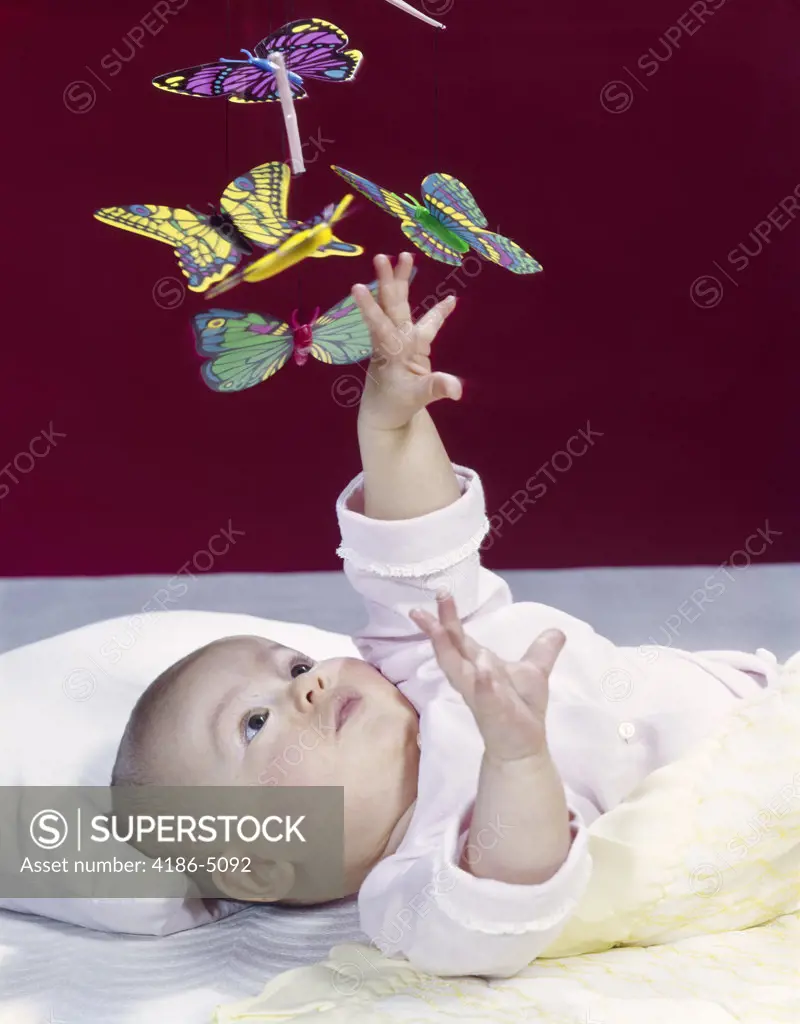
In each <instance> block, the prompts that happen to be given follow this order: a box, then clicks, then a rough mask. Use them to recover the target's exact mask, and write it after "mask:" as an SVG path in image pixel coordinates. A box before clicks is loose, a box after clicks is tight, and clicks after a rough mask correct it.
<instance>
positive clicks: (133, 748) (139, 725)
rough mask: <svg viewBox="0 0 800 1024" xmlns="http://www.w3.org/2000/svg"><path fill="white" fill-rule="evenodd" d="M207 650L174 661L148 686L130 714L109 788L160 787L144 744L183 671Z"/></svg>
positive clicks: (194, 652)
mask: <svg viewBox="0 0 800 1024" xmlns="http://www.w3.org/2000/svg"><path fill="white" fill-rule="evenodd" d="M205 650H206V648H205V647H199V648H198V649H197V650H196V651H192V652H191V653H190V654H187V655H186V657H184V658H181V660H180V661H176V662H175V663H174V664H173V665H170V666H169V668H167V669H165V670H164V671H163V672H162V673H161V675H160V676H158V677H157V678H156V679H154V680H153V682H152V683H150V685H149V686H148V687H147V689H146V690H145V691H144V693H142V694H141V696H140V697H139V699H138V700H137V701H136V704H135V705H134V707H133V711H131V714H130V717H129V719H128V724H127V725H126V726H125V732H124V733H123V734H122V739H121V740H120V743H119V747H118V748H117V757H116V760H115V761H114V767H113V768H112V770H111V785H112V786H157V785H163V784H164V780H162V779H159V778H158V777H157V776H156V774H155V773H154V771H153V767H152V763H151V760H150V757H149V754H148V750H147V745H148V744H147V741H148V738H149V737H150V735H151V733H152V729H153V726H154V724H155V722H156V721H157V719H158V718H159V716H160V714H161V712H162V711H163V710H164V704H165V702H166V700H167V699H168V698H169V695H170V694H171V692H172V691H173V689H174V688H175V684H176V683H177V682H178V680H179V679H180V677H181V675H182V673H183V671H184V670H185V669H187V668H188V667H189V666H190V665H192V664H193V663H194V662H195V661H196V660H197V659H198V658H199V657H200V655H201V654H202V653H203V652H204V651H205Z"/></svg>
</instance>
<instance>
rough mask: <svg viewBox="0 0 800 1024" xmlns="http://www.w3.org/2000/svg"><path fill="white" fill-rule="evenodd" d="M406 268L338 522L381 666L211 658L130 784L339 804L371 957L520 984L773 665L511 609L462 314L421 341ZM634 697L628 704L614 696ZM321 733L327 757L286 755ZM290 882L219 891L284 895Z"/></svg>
mask: <svg viewBox="0 0 800 1024" xmlns="http://www.w3.org/2000/svg"><path fill="white" fill-rule="evenodd" d="M412 263H413V261H412V258H411V256H410V255H409V254H408V253H403V254H402V255H401V256H400V257H399V258H398V260H397V263H396V266H395V267H394V268H393V267H392V265H391V263H390V261H389V260H388V258H387V257H385V256H378V257H376V259H375V267H376V272H377V277H378V281H379V286H380V287H379V301H378V302H376V301H375V300H374V299H373V298H372V296H371V294H370V292H369V291H368V290H367V289H366V288H365V287H364V286H363V285H357V286H355V287H354V289H353V295H354V297H355V298H356V300H357V302H358V305H359V308H360V309H361V312H362V314H363V316H364V318H365V320H366V322H367V323H368V324H369V326H370V331H371V335H372V342H373V358H372V361H371V363H370V367H369V372H368V374H367V378H366V384H365V388H364V392H363V396H362V399H361V406H360V411H359V418H358V439H359V444H360V449H361V458H362V464H363V473H362V474H361V475H360V476H359V477H357V478H356V479H355V480H354V481H353V482H352V483H351V484H350V485H349V486H348V487H347V488H346V489H345V491H344V492H343V494H342V495H341V497H340V498H339V501H338V505H337V511H338V516H339V523H340V528H341V536H342V545H341V547H340V549H339V555H340V556H341V557H342V559H343V560H344V570H345V573H346V575H347V577H348V579H349V580H350V582H351V584H352V585H353V586H354V587H355V588H356V590H357V591H358V592H359V593H360V594H361V595H362V596H363V598H364V601H365V604H366V608H367V612H368V618H369V623H368V625H367V626H366V628H365V629H363V630H362V631H361V632H360V633H359V634H357V636H356V637H355V640H356V643H357V645H358V648H359V651H360V652H361V654H362V655H363V658H364V660H363V661H361V660H358V659H353V658H337V659H333V660H329V661H324V662H317V663H315V662H313V661H312V660H311V659H310V658H308V657H306V656H305V655H304V654H302V653H301V652H299V651H294V650H289V649H287V648H285V647H282V646H281V645H280V644H275V643H271V642H269V641H267V640H264V639H261V638H259V637H253V636H243V637H228V638H226V639H224V640H220V641H217V642H215V643H212V644H209V645H208V646H206V647H203V648H201V649H200V650H198V651H195V652H194V653H193V654H191V655H189V656H188V657H187V658H184V659H183V660H182V661H180V662H178V663H177V664H176V665H173V666H172V667H171V668H169V669H168V670H167V671H166V672H164V673H163V674H162V675H161V676H160V677H159V678H158V679H156V680H155V681H154V682H153V683H152V684H151V685H150V687H149V688H148V689H147V690H146V691H145V693H144V694H143V695H142V697H141V699H140V700H139V702H138V703H137V705H136V707H135V708H134V711H133V713H132V715H131V718H130V721H129V722H128V725H127V728H126V730H125V734H124V736H123V738H122V742H121V744H120V748H119V752H118V755H117V760H116V764H115V767H114V771H113V779H112V784H113V785H170V786H183V785H192V786H201V785H224V786H239V785H259V784H261V785H263V784H265V783H266V784H271V785H275V784H278V785H286V786H340V787H343V789H344V815H345V818H344V820H345V850H344V854H345V881H346V891H347V892H348V893H350V894H354V893H358V899H359V909H360V916H361V924H362V927H363V929H364V931H365V932H366V933H367V934H368V935H369V936H370V938H371V939H372V940H373V942H374V943H375V944H376V946H378V948H379V949H381V951H382V952H384V953H386V954H387V955H389V956H392V955H404V956H406V957H407V958H408V959H409V960H410V961H411V963H412V964H413V965H415V966H416V967H417V968H419V969H421V970H423V971H427V972H429V973H433V974H440V975H445V976H447V975H464V974H467V975H468V974H475V975H481V976H486V977H510V976H512V975H514V974H516V973H517V972H518V971H520V970H522V969H523V968H524V967H526V966H527V965H528V964H529V963H530V962H531V961H532V960H533V959H535V958H536V957H537V956H538V955H539V953H541V952H542V951H543V950H545V949H546V947H547V946H548V945H550V944H551V943H552V941H553V940H554V939H555V937H556V936H557V934H558V932H559V930H560V929H561V928H562V927H563V925H564V924H565V922H566V921H567V919H568V918H569V917H570V915H571V913H572V911H573V910H574V909H575V907H576V904H577V902H578V900H579V899H580V897H581V895H582V893H583V891H584V889H585V886H586V884H587V881H588V878H589V875H590V872H591V861H590V857H589V854H588V846H587V827H588V826H589V825H590V824H591V822H592V821H593V820H594V819H595V818H597V817H598V816H599V815H600V814H602V813H604V812H605V811H607V810H609V809H610V808H612V807H614V806H615V805H616V804H618V803H619V802H620V801H622V800H623V799H624V798H625V796H626V795H627V794H628V793H630V791H631V790H632V789H633V788H634V787H635V786H636V785H637V784H638V783H639V782H641V781H642V779H644V778H645V777H646V776H647V775H648V774H649V773H650V772H652V771H654V770H655V769H657V768H659V767H661V766H662V765H664V764H667V763H668V762H670V761H672V760H674V759H675V758H678V757H680V756H681V755H682V754H683V752H684V751H686V750H687V748H688V747H690V746H691V745H692V744H693V743H694V742H696V741H697V740H699V739H701V738H702V737H703V736H704V735H706V734H707V733H708V732H709V730H711V729H712V728H713V727H714V725H715V724H716V723H717V722H719V721H720V720H721V719H722V718H724V717H725V716H726V715H728V714H730V712H731V711H732V710H733V709H734V708H735V705H736V702H737V700H739V699H741V698H745V697H748V696H750V695H753V694H756V693H758V692H759V689H760V688H761V687H764V686H768V685H770V684H771V683H772V682H773V681H774V679H775V678H776V676H777V671H778V667H777V665H776V662H775V659H774V657H772V656H771V655H769V654H768V652H764V651H759V652H758V653H757V654H755V655H751V654H740V653H736V652H719V651H717V652H705V653H704V654H696V655H695V654H688V653H686V652H682V651H676V650H674V649H671V648H659V647H655V646H653V647H640V648H620V647H616V646H615V645H614V644H613V643H611V642H610V641H609V640H606V639H604V638H603V637H601V636H598V635H597V634H596V633H595V632H594V631H593V630H592V628H591V627H590V626H588V625H587V624H586V623H584V622H581V621H579V620H577V619H574V618H572V617H571V616H570V615H567V614H565V613H563V612H560V611H558V610H556V609H554V608H549V607H546V606H544V605H539V604H530V603H521V604H513V603H512V599H511V595H510V593H509V590H508V586H507V585H506V583H505V582H504V581H503V580H502V579H501V578H500V577H499V576H496V575H495V574H494V573H492V572H489V571H488V570H487V569H485V568H482V567H481V565H480V552H479V549H480V546H481V542H482V540H483V538H484V537H485V536H486V534H487V532H488V522H487V519H486V510H485V505H484V497H483V491H482V488H481V483H480V480H479V479H478V477H477V476H476V475H475V473H473V472H471V471H470V470H468V469H463V468H461V467H459V466H454V465H453V464H452V463H451V462H450V459H449V458H448V456H447V453H446V452H445V449H444V446H443V444H442V441H441V439H440V438H439V435H438V433H437V431H436V428H435V427H434V425H433V421H432V420H431V418H430V415H429V413H428V411H427V408H426V407H427V406H428V405H429V404H430V403H432V402H434V401H436V400H438V399H442V398H449V399H452V400H458V399H459V398H460V397H461V385H460V382H459V381H458V379H457V378H455V377H452V376H449V375H448V374H443V373H433V372H432V371H431V364H430V349H431V343H432V342H433V340H434V338H435V336H436V334H437V332H438V330H439V328H440V326H441V324H442V323H443V321H444V319H445V318H446V317H447V316H448V315H449V314H450V313H451V312H452V310H453V308H454V306H455V300H454V298H453V297H449V298H447V299H445V300H444V301H443V302H441V303H439V304H438V305H437V306H436V307H434V308H433V309H432V310H430V312H428V313H427V314H426V315H425V316H424V317H423V318H422V319H421V320H419V321H418V322H417V323H416V324H413V323H412V318H411V309H410V307H409V303H408V282H409V278H410V275H411V270H412ZM619 685H624V689H625V699H624V701H621V702H620V701H615V700H613V699H610V698H609V697H608V694H609V687H610V688H611V693H612V694H615V689H614V688H615V687H618V686H619ZM315 723H318V724H320V725H324V729H318V730H317V731H316V737H317V740H316V742H315V744H314V746H313V749H310V750H309V749H307V748H304V749H305V750H306V754H305V756H304V757H303V758H302V759H301V760H300V762H299V763H295V764H289V763H288V760H284V759H281V752H282V751H284V750H286V749H287V748H288V747H290V746H292V745H297V744H298V743H299V742H300V743H301V742H302V741H301V740H300V737H302V735H303V734H304V732H305V731H306V730H308V729H309V727H310V726H313V725H314V724H315ZM273 868H275V866H274V865H270V864H269V863H267V864H264V865H260V867H259V870H258V871H257V873H256V875H255V882H254V881H253V880H252V879H251V880H250V881H249V882H248V883H244V882H242V881H241V879H240V878H238V880H237V876H233V875H232V876H231V877H229V878H227V879H226V880H225V884H224V885H223V891H225V892H227V893H229V895H231V896H232V897H234V898H240V899H248V900H254V899H261V900H269V899H271V898H274V897H272V896H271V895H270V893H271V892H272V891H273V889H275V886H274V884H273V883H274V879H273V878H272V877H271V874H270V872H271V870H272V869H273ZM275 870H277V868H275ZM259 886H261V888H260V890H259V889H258V887H259ZM256 890H258V891H256ZM276 891H277V890H276ZM321 898H322V899H324V898H325V897H324V895H321Z"/></svg>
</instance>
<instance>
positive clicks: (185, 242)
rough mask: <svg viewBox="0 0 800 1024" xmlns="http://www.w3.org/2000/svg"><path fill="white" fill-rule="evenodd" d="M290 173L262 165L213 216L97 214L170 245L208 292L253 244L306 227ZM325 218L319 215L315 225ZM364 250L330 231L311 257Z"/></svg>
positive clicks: (267, 244)
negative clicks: (295, 212)
mask: <svg viewBox="0 0 800 1024" xmlns="http://www.w3.org/2000/svg"><path fill="white" fill-rule="evenodd" d="M291 177H292V172H291V169H290V167H289V165H288V164H285V163H282V162H281V161H280V160H275V161H272V162H271V163H267V164H260V165H259V166H258V167H254V168H253V170H252V171H248V173H247V174H240V175H239V177H238V178H235V179H234V180H233V181H232V182H231V183H230V185H228V187H227V188H226V189H225V191H224V192H223V194H222V199H221V200H220V206H221V208H222V212H221V213H212V214H211V215H208V214H202V213H197V212H196V211H195V210H191V209H187V210H183V209H176V208H175V207H172V206H147V205H143V204H141V203H138V204H134V205H132V206H105V207H103V208H102V209H101V210H96V211H95V213H94V216H95V218H96V219H97V220H99V221H101V222H102V223H103V224H110V225H111V226H112V227H115V228H122V229H123V230H124V231H133V232H134V233H135V234H137V235H144V236H145V237H146V238H153V239H155V240H156V241H157V242H164V243H165V244H167V245H170V246H172V249H173V251H174V253H175V256H176V257H177V259H178V264H179V265H180V268H181V270H182V271H183V273H184V275H185V276H186V277H187V278H188V279H189V289H190V291H193V292H204V291H206V290H207V289H208V288H209V287H210V286H211V285H212V284H214V283H215V282H219V281H222V280H224V279H225V278H227V277H228V275H229V274H230V273H231V272H232V271H233V270H234V269H235V268H236V266H237V265H238V264H239V263H240V262H241V259H242V257H243V256H249V255H250V254H251V253H252V251H253V245H252V244H251V243H254V244H255V245H257V246H259V247H260V248H262V249H267V250H269V251H275V250H278V249H280V248H281V246H283V245H285V244H286V243H287V240H291V239H292V238H294V237H295V236H296V235H297V233H298V231H301V230H304V229H306V228H307V226H308V225H307V223H305V222H303V221H297V220H290V219H289V216H288V213H287V208H288V201H289V182H290V180H291ZM321 219H322V217H321V215H320V216H318V217H317V218H315V220H314V221H312V222H311V223H317V222H318V221H320V220H321ZM363 251H364V250H363V249H362V248H361V246H360V245H351V244H350V243H349V242H343V241H341V239H339V238H337V237H336V236H335V235H333V234H332V233H331V235H330V238H326V241H325V243H324V244H322V245H320V246H319V248H317V249H316V250H315V252H314V253H313V255H314V256H360V255H361V253H363Z"/></svg>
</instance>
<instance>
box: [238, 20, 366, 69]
mask: <svg viewBox="0 0 800 1024" xmlns="http://www.w3.org/2000/svg"><path fill="white" fill-rule="evenodd" d="M348 42H349V39H348V38H347V35H346V34H345V33H344V32H343V31H342V30H341V29H340V28H337V27H336V25H332V24H331V23H330V22H329V21H324V20H323V19H322V18H306V19H304V20H300V21H293V22H290V23H289V24H288V25H284V26H283V27H282V28H279V29H278V31H277V32H275V33H273V34H272V35H271V36H267V38H266V39H262V40H261V42H260V43H259V44H258V46H256V48H255V55H256V56H257V57H261V58H264V57H268V56H269V54H270V53H273V52H275V51H276V50H277V51H279V52H280V53H282V54H283V59H284V62H285V64H286V69H287V71H293V72H294V73H295V74H297V75H300V76H301V77H302V78H317V79H322V80H325V81H329V82H349V81H350V80H351V79H352V78H354V77H355V74H356V71H358V67H359V65H360V64H361V60H362V58H363V54H362V53H361V51H360V50H347V49H346V46H347V44H348Z"/></svg>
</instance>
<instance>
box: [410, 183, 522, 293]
mask: <svg viewBox="0 0 800 1024" xmlns="http://www.w3.org/2000/svg"><path fill="white" fill-rule="evenodd" d="M422 198H423V202H424V203H425V205H426V206H427V208H428V210H429V211H430V213H431V214H433V216H435V217H436V218H437V219H438V220H439V221H441V223H442V224H443V225H444V226H445V227H446V228H448V229H449V230H450V231H452V232H454V233H455V234H456V235H458V236H459V237H460V238H462V239H463V240H464V241H465V242H467V243H468V244H469V245H470V246H471V247H472V248H473V249H474V250H475V251H476V252H477V253H478V255H479V256H482V257H483V258H484V259H486V260H489V261H490V262H491V263H497V264H498V265H499V266H501V267H504V268H505V269H506V270H510V271H512V273H514V274H535V273H537V272H538V271H540V270H541V269H542V267H541V264H540V263H538V262H537V261H536V260H535V259H534V258H533V256H531V255H530V254H529V253H527V252H525V250H524V249H523V248H522V247H521V246H519V245H517V243H516V242H513V241H512V240H511V239H510V238H506V237H505V235H498V234H496V233H495V232H492V231H486V230H484V229H485V228H486V224H487V220H486V217H485V216H484V215H483V212H482V211H481V209H480V207H479V206H478V204H477V203H476V202H475V199H474V197H473V195H472V193H471V192H470V190H469V189H468V188H467V186H466V185H465V184H464V183H463V182H461V181H459V180H458V179H457V178H454V177H453V176H452V175H451V174H429V175H428V177H427V178H425V180H424V181H423V183H422Z"/></svg>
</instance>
